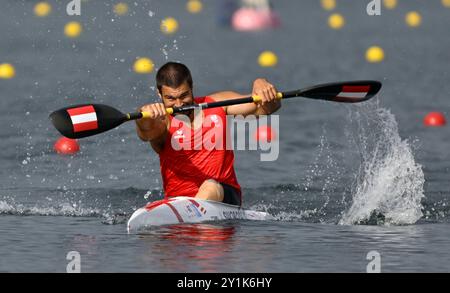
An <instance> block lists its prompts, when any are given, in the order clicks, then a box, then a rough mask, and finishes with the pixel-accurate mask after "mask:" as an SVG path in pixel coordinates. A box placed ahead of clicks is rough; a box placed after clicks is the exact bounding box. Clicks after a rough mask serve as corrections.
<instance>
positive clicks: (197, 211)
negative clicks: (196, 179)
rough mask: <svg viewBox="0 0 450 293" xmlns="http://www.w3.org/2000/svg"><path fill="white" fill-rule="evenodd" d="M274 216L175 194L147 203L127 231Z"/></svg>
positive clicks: (259, 219) (261, 218)
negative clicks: (168, 197) (165, 198)
mask: <svg viewBox="0 0 450 293" xmlns="http://www.w3.org/2000/svg"><path fill="white" fill-rule="evenodd" d="M234 219H237V220H256V221H264V220H272V219H273V217H272V216H271V215H270V214H268V213H266V212H259V211H251V210H245V209H243V208H240V207H238V206H234V205H229V204H224V203H221V202H216V201H209V200H201V199H195V198H191V197H174V198H170V199H167V200H159V201H156V202H152V203H149V204H147V205H146V206H145V207H143V208H140V209H138V210H136V211H135V212H134V213H133V215H132V216H131V217H130V219H129V220H128V231H129V232H131V231H139V230H142V229H145V228H149V227H152V226H161V225H173V224H180V223H202V222H209V221H221V220H234Z"/></svg>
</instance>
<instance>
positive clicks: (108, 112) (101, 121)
mask: <svg viewBox="0 0 450 293" xmlns="http://www.w3.org/2000/svg"><path fill="white" fill-rule="evenodd" d="M50 119H51V121H52V123H53V125H54V126H55V128H56V129H57V130H58V131H59V132H60V133H61V134H62V135H64V136H65V137H68V138H83V137H87V136H92V135H95V134H99V133H102V132H105V131H108V130H110V129H112V128H114V127H117V126H119V125H120V124H122V123H123V122H125V121H127V120H128V118H127V116H126V115H125V114H123V113H121V112H120V111H118V110H116V109H114V108H112V107H110V106H106V105H100V104H84V105H75V106H70V107H66V108H62V109H59V110H57V111H55V112H53V113H51V114H50Z"/></svg>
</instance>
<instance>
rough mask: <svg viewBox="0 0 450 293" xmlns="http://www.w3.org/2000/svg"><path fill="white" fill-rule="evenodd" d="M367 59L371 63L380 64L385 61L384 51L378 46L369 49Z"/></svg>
mask: <svg viewBox="0 0 450 293" xmlns="http://www.w3.org/2000/svg"><path fill="white" fill-rule="evenodd" d="M366 59H367V61H368V62H370V63H378V62H381V61H383V60H384V51H383V49H382V48H380V47H378V46H373V47H370V48H369V49H367V51H366Z"/></svg>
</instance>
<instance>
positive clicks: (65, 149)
mask: <svg viewBox="0 0 450 293" xmlns="http://www.w3.org/2000/svg"><path fill="white" fill-rule="evenodd" d="M53 148H54V150H55V151H56V152H57V153H58V154H62V155H72V154H75V153H77V152H78V151H79V150H80V146H79V145H78V142H77V141H76V140H75V139H70V138H67V137H61V138H60V139H58V140H57V141H56V142H55V145H54V146H53Z"/></svg>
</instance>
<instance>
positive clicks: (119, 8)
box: [114, 2, 128, 16]
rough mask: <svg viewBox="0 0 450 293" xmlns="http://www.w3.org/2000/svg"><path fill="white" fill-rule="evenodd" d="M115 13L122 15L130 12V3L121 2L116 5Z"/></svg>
mask: <svg viewBox="0 0 450 293" xmlns="http://www.w3.org/2000/svg"><path fill="white" fill-rule="evenodd" d="M114 13H115V14H117V15H119V16H121V15H125V14H127V13H128V5H127V4H126V3H123V2H120V3H117V4H116V5H114Z"/></svg>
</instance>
